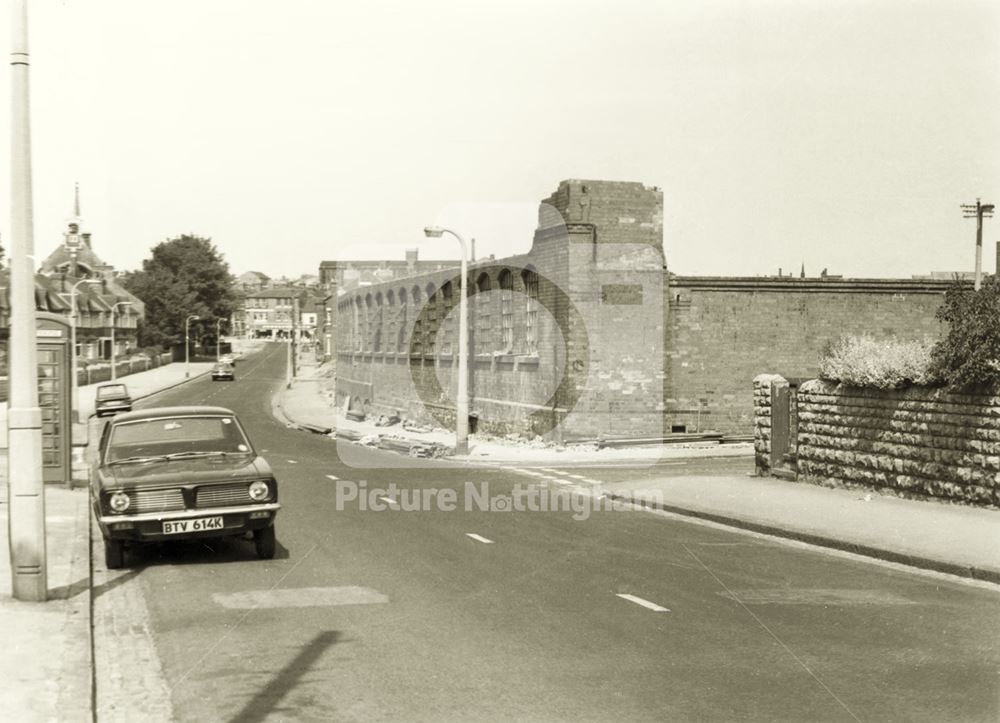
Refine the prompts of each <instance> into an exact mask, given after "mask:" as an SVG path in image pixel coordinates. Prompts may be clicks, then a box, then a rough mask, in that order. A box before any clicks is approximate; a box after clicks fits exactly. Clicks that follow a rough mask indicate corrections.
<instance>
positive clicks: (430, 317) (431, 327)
mask: <svg viewBox="0 0 1000 723" xmlns="http://www.w3.org/2000/svg"><path fill="white" fill-rule="evenodd" d="M426 293H427V309H426V311H425V313H424V319H425V320H426V321H425V323H424V354H428V355H429V356H434V352H435V351H436V350H437V333H438V328H439V327H440V318H439V317H438V314H439V308H438V306H439V304H438V301H439V299H438V294H437V293H436V292H435V291H434V284H427V289H426Z"/></svg>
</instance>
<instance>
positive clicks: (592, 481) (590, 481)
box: [539, 467, 603, 485]
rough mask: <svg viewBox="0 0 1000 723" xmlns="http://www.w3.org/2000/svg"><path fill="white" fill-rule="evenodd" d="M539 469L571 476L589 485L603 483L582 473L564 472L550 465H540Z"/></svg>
mask: <svg viewBox="0 0 1000 723" xmlns="http://www.w3.org/2000/svg"><path fill="white" fill-rule="evenodd" d="M539 469H541V470H544V471H546V472H549V473H551V474H558V475H562V476H563V477H569V478H570V479H575V480H579V481H580V482H586V483H587V484H589V485H599V484H603V483H602V482H601V481H600V480H596V479H593V478H591V477H584V476H583V475H582V474H573V473H571V472H564V471H563V470H561V469H550V468H548V467H539Z"/></svg>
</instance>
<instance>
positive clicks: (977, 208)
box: [962, 198, 993, 291]
mask: <svg viewBox="0 0 1000 723" xmlns="http://www.w3.org/2000/svg"><path fill="white" fill-rule="evenodd" d="M962 214H963V216H964V217H965V218H974V219H976V281H975V285H974V288H975V290H976V291H979V289H980V287H981V286H982V282H983V217H984V216H985V217H986V218H991V217H992V216H993V204H992V203H980V201H979V199H978V198H977V199H976V204H975V205H972V204H971V203H963V204H962Z"/></svg>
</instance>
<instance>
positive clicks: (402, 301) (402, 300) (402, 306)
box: [396, 289, 406, 352]
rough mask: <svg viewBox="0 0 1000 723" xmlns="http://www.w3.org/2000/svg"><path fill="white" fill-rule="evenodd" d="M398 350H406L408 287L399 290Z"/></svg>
mask: <svg viewBox="0 0 1000 723" xmlns="http://www.w3.org/2000/svg"><path fill="white" fill-rule="evenodd" d="M396 351H397V352H405V351H406V289H400V290H399V316H398V318H397V320H396Z"/></svg>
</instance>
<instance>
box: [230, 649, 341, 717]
mask: <svg viewBox="0 0 1000 723" xmlns="http://www.w3.org/2000/svg"><path fill="white" fill-rule="evenodd" d="M339 638H340V632H339V631H337V630H327V631H324V632H322V633H319V634H318V635H316V637H314V638H313V639H312V641H311V642H310V643H309V644H308V645H306V646H305V647H304V648H302V650H301V651H300V652H299V654H298V655H296V656H295V657H294V658H292V660H290V661H289V662H288V664H287V665H286V666H285V667H284V668H282V669H281V670H280V671H279V672H278V674H277V675H275V676H274V677H273V678H272V679H271V682H270V683H268V684H267V685H266V686H264V688H262V689H261V690H260V691H259V692H258V693H257V695H255V696H254V697H253V698H251V699H250V700H248V701H247V702H246V704H245V705H244V706H243V708H242V709H241V710H240V712H239V713H237V714H236V715H234V716H233V717H232V718H230V722H231V723H255V721H263V720H266V719H267V717H268V715H270V713H271V712H272V711H273V710H274V709H275V707H276V706H277V704H278V703H279V702H280V701H281V699H282V698H284V697H285V695H286V694H287V693H288V691H290V690H291V689H292V688H294V687H295V686H296V685H297V684H298V681H299V678H301V677H302V676H303V675H305V674H306V673H308V672H309V669H310V668H311V667H312V665H313V663H315V662H316V660H317V659H318V658H319V657H320V656H321V655H322V654H323V653H324V652H325V651H326V650H327V649H328V648H331V647H333V646H334V645H336V644H337V643H338V642H340V640H339Z"/></svg>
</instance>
